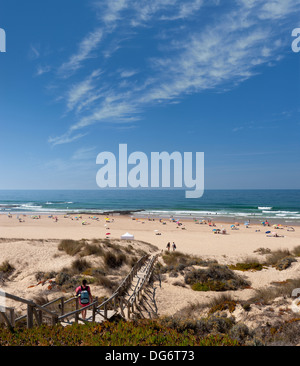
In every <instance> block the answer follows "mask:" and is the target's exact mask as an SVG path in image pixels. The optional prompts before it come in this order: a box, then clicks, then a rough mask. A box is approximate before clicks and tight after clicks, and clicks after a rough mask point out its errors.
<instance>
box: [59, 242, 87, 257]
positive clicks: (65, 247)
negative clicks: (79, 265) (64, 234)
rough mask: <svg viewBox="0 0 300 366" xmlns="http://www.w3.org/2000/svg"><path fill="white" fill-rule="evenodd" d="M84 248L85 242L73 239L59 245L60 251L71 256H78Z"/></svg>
mask: <svg viewBox="0 0 300 366" xmlns="http://www.w3.org/2000/svg"><path fill="white" fill-rule="evenodd" d="M83 246H84V241H81V240H80V241H77V240H71V239H63V240H61V241H60V243H59V245H58V250H61V251H65V252H66V253H67V254H69V255H72V256H74V255H76V254H77V253H79V252H80V250H81V249H82V247H83Z"/></svg>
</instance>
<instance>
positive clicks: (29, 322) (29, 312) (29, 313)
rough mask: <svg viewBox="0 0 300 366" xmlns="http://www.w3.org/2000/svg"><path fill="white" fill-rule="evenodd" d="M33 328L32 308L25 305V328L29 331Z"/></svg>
mask: <svg viewBox="0 0 300 366" xmlns="http://www.w3.org/2000/svg"><path fill="white" fill-rule="evenodd" d="M32 327H33V306H32V305H30V304H28V305H27V328H28V329H31V328H32Z"/></svg>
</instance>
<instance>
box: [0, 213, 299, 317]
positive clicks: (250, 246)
mask: <svg viewBox="0 0 300 366" xmlns="http://www.w3.org/2000/svg"><path fill="white" fill-rule="evenodd" d="M19 217H20V218H22V220H23V221H24V222H19V220H18V219H17V216H16V215H15V214H14V215H13V216H12V217H11V218H9V217H8V216H7V215H0V238H1V239H0V248H1V250H0V264H1V263H3V262H4V261H9V263H11V264H12V265H13V266H14V267H15V268H16V271H15V273H14V275H13V276H12V277H11V278H10V280H9V281H5V284H4V287H3V289H4V290H5V291H6V292H8V293H12V294H14V295H16V296H20V297H25V298H27V299H32V298H33V297H34V296H35V295H37V294H41V293H42V294H44V293H46V294H47V295H49V296H50V298H51V291H47V289H46V287H42V286H33V287H31V286H32V285H34V284H35V283H36V280H35V273H36V272H38V271H41V272H49V271H56V272H59V271H60V270H61V269H62V268H64V267H68V266H70V264H71V262H72V261H73V260H74V258H73V257H71V256H69V255H67V254H66V253H64V252H59V255H58V249H57V246H58V243H59V240H61V239H75V240H79V239H95V238H96V239H101V238H102V239H103V238H106V237H107V236H108V237H110V238H116V239H120V236H121V235H123V234H124V233H126V232H129V233H130V234H133V235H134V237H135V240H139V241H143V242H148V243H150V244H153V245H154V246H156V247H157V248H158V251H159V252H161V251H165V250H166V244H167V243H168V242H171V244H172V242H175V243H176V246H177V249H176V250H177V251H180V252H182V253H186V254H193V255H197V256H200V257H202V258H203V259H215V260H217V261H218V263H220V264H227V265H229V264H235V263H237V262H239V261H243V259H245V258H247V257H255V258H257V259H259V260H262V259H263V256H262V255H259V254H258V253H255V252H254V251H255V250H257V249H258V248H269V249H271V250H272V251H273V250H277V249H289V250H293V249H294V248H295V247H296V246H298V245H300V228H299V227H297V226H293V227H294V229H295V231H288V230H287V228H286V227H282V228H281V229H274V228H273V227H263V226H262V225H259V224H255V225H254V224H250V226H249V227H248V228H246V227H245V226H244V224H243V223H242V222H241V223H240V225H239V226H238V230H231V225H232V224H233V223H229V222H227V223H224V222H215V225H216V226H214V227H211V226H209V225H208V224H199V223H195V221H193V220H181V221H180V222H181V223H182V225H180V226H179V225H178V224H177V223H176V222H172V221H171V220H170V219H164V220H162V221H163V222H160V221H159V220H158V219H155V220H154V221H152V220H151V221H150V220H148V218H147V217H145V218H141V217H139V218H135V217H132V216H120V215H112V216H109V219H110V220H109V221H110V222H108V220H106V217H105V216H103V215H97V217H98V220H94V219H91V217H90V216H89V215H82V217H81V218H80V219H76V218H75V215H72V216H66V217H64V215H58V216H57V218H58V221H56V220H55V219H54V218H53V217H52V218H50V217H49V216H46V215H43V216H41V218H40V219H34V218H32V217H31V215H26V216H23V215H19ZM112 221H113V222H112ZM83 222H85V223H86V224H85V225H83V224H82V223H83ZM271 224H273V223H271ZM224 228H225V229H226V231H227V233H226V234H214V233H213V231H212V230H213V229H224ZM268 230H270V231H271V232H276V233H278V235H280V237H268V236H267V234H266V233H265V232H266V231H268ZM107 233H110V235H106V234H107ZM158 233H160V235H157V234H158ZM299 271H300V262H299V261H296V262H294V263H292V265H291V266H290V267H289V268H287V269H286V270H284V271H278V270H276V269H275V268H270V267H269V268H267V269H263V270H261V271H257V272H249V271H248V272H240V271H237V272H238V273H239V274H241V275H242V276H244V277H245V278H246V279H248V280H249V281H250V282H251V288H250V289H244V290H238V291H234V292H232V293H234V296H235V297H237V298H240V299H247V298H249V297H250V296H251V294H252V293H253V291H254V289H257V288H260V287H264V286H268V285H270V283H272V282H273V281H284V280H286V279H291V278H297V277H298V276H299V273H300V272H299ZM178 280H179V279H178V278H169V277H168V278H165V279H164V280H163V281H161V284H157V288H156V305H157V308H158V314H159V315H172V314H174V313H176V312H178V311H180V310H181V309H182V308H184V307H185V306H187V305H189V304H192V303H195V302H199V303H201V302H202V303H204V302H206V301H208V300H209V299H210V298H212V297H213V296H215V295H216V293H215V292H197V291H193V290H191V289H190V288H189V287H181V286H175V285H174V284H173V283H174V282H176V281H178ZM95 291H96V290H95ZM94 295H96V296H99V297H101V296H103V295H106V294H105V293H94ZM59 296H60V295H58V294H57V293H55V294H54V295H53V296H52V298H56V297H59Z"/></svg>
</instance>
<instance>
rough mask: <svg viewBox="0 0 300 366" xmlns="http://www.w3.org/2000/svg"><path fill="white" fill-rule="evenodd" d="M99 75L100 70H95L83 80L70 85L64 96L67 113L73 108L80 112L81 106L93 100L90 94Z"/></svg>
mask: <svg viewBox="0 0 300 366" xmlns="http://www.w3.org/2000/svg"><path fill="white" fill-rule="evenodd" d="M100 74H101V71H100V70H95V71H93V72H92V73H91V74H90V75H89V76H88V77H87V78H86V79H85V80H83V81H81V82H80V83H77V84H75V85H72V87H71V88H70V89H69V90H68V92H67V95H66V101H67V108H68V111H71V110H73V109H74V108H75V107H77V109H78V110H81V109H82V108H83V106H86V105H87V104H90V103H91V102H92V101H93V100H94V99H93V97H94V95H92V94H91V92H92V91H93V90H94V89H95V87H96V86H95V80H97V79H98V77H99V75H100Z"/></svg>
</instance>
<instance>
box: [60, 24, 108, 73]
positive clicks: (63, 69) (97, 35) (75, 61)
mask: <svg viewBox="0 0 300 366" xmlns="http://www.w3.org/2000/svg"><path fill="white" fill-rule="evenodd" d="M102 37H103V30H102V29H101V28H97V29H96V30H95V31H93V32H91V33H89V34H88V35H87V36H86V37H85V38H84V39H83V40H82V41H81V42H80V44H79V46H78V51H77V52H76V53H74V54H73V55H72V56H71V57H70V58H69V60H68V61H67V62H65V63H63V64H62V65H61V66H60V67H59V69H58V74H59V75H60V76H62V77H64V78H66V77H68V76H70V75H72V74H73V73H74V72H75V71H77V70H78V69H80V68H81V67H82V66H83V62H84V61H85V60H87V59H88V58H91V57H96V56H93V54H92V53H93V51H95V50H96V49H97V47H98V45H99V43H100V41H101V39H102Z"/></svg>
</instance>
